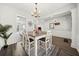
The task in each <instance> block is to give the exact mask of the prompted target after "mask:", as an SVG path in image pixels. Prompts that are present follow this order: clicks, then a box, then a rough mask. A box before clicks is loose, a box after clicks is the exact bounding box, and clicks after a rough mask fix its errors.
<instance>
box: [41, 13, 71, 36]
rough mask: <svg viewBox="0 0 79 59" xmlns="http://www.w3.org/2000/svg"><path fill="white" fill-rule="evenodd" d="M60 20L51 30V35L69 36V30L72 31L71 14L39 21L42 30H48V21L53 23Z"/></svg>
mask: <svg viewBox="0 0 79 59" xmlns="http://www.w3.org/2000/svg"><path fill="white" fill-rule="evenodd" d="M55 20H56V21H57V22H60V25H57V26H55V27H54V29H51V30H52V33H53V36H59V37H65V38H71V31H72V19H71V15H70V14H68V15H64V16H60V17H55V18H53V19H51V20H50V19H48V21H45V20H44V21H41V22H42V23H41V24H42V29H43V30H44V31H47V30H49V23H53V22H54V21H55Z"/></svg>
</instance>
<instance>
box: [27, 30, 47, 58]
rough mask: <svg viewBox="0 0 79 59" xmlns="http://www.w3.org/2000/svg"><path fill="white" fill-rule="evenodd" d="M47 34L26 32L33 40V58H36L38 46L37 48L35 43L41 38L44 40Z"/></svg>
mask: <svg viewBox="0 0 79 59" xmlns="http://www.w3.org/2000/svg"><path fill="white" fill-rule="evenodd" d="M46 35H47V32H45V31H42V32H40V33H34V32H33V31H30V32H28V36H30V37H32V38H33V39H34V47H35V56H37V55H38V54H37V52H38V46H37V44H38V43H37V41H38V40H39V39H41V38H46Z"/></svg>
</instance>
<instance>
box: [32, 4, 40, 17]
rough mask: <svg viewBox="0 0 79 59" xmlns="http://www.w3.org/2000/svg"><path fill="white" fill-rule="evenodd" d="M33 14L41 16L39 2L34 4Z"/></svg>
mask: <svg viewBox="0 0 79 59" xmlns="http://www.w3.org/2000/svg"><path fill="white" fill-rule="evenodd" d="M32 16H34V17H35V18H37V17H40V11H39V10H38V8H37V3H35V4H34V10H33V11H32Z"/></svg>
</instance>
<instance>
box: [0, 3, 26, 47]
mask: <svg viewBox="0 0 79 59" xmlns="http://www.w3.org/2000/svg"><path fill="white" fill-rule="evenodd" d="M18 15H21V16H26V14H25V12H23V11H21V10H18V9H16V8H13V7H11V6H7V5H3V4H0V24H3V25H6V24H8V25H12V28H11V29H10V31H9V32H16V24H17V23H16V20H17V16H18ZM0 42H1V43H0V47H2V46H3V45H4V41H3V39H2V38H0Z"/></svg>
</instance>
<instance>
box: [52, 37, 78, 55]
mask: <svg viewBox="0 0 79 59" xmlns="http://www.w3.org/2000/svg"><path fill="white" fill-rule="evenodd" d="M65 39H66V38H60V37H55V36H53V39H52V40H53V44H54V45H55V46H56V48H55V50H56V52H57V51H58V52H57V54H56V55H57V56H79V53H78V51H77V50H76V49H74V48H72V47H71V40H70V39H67V40H68V41H64V40H65ZM52 55H55V54H54V53H52Z"/></svg>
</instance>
